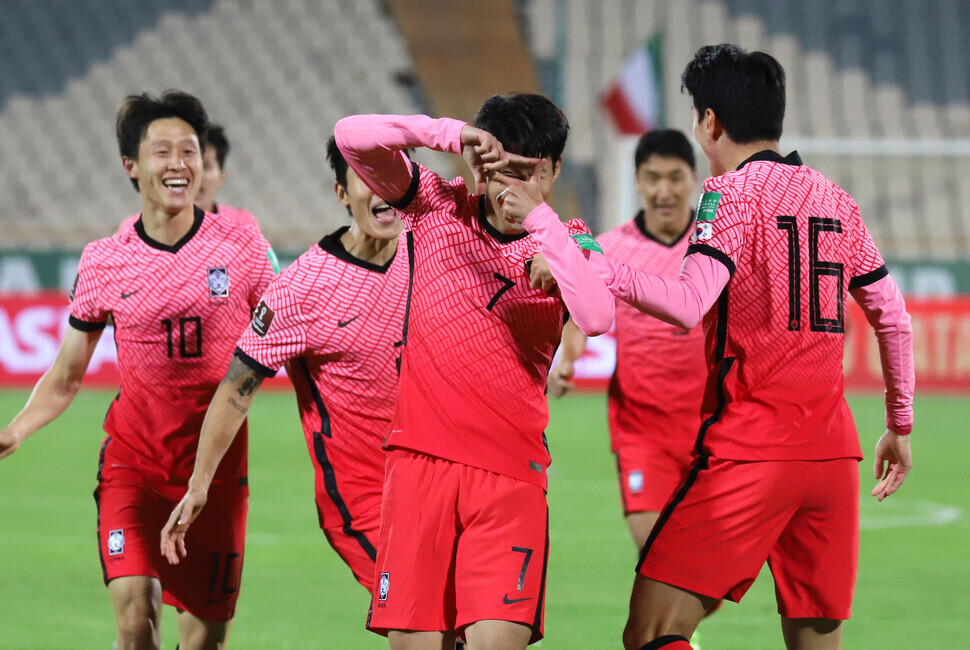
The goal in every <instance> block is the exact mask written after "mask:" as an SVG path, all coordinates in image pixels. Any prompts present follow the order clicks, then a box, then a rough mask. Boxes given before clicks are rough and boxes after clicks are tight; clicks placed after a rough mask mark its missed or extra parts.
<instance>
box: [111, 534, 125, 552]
mask: <svg viewBox="0 0 970 650" xmlns="http://www.w3.org/2000/svg"><path fill="white" fill-rule="evenodd" d="M124 552H125V531H124V529H123V528H117V529H115V530H112V531H109V532H108V555H121V554H122V553H124Z"/></svg>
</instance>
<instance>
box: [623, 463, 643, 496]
mask: <svg viewBox="0 0 970 650" xmlns="http://www.w3.org/2000/svg"><path fill="white" fill-rule="evenodd" d="M626 485H627V487H628V488H629V489H630V493H631V494H637V493H639V492H643V471H642V470H639V469H635V470H633V471H632V472H630V473H629V474H627V477H626Z"/></svg>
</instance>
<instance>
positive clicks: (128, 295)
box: [121, 288, 141, 300]
mask: <svg viewBox="0 0 970 650" xmlns="http://www.w3.org/2000/svg"><path fill="white" fill-rule="evenodd" d="M139 291H141V289H140V288H138V289H135V290H134V291H129V292H128V293H125V292H124V291H122V292H121V299H122V300H124V299H125V298H131V297H132V296H133V295H135V294H136V293H138V292H139Z"/></svg>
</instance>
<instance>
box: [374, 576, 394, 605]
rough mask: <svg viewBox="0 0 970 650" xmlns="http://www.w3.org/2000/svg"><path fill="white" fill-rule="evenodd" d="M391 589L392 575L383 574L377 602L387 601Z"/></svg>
mask: <svg viewBox="0 0 970 650" xmlns="http://www.w3.org/2000/svg"><path fill="white" fill-rule="evenodd" d="M390 588H391V574H390V573H382V574H381V581H380V584H379V585H378V591H377V600H387V591H388V590H389V589H390Z"/></svg>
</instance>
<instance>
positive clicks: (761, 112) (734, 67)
mask: <svg viewBox="0 0 970 650" xmlns="http://www.w3.org/2000/svg"><path fill="white" fill-rule="evenodd" d="M681 82H682V83H681V91H684V90H686V91H687V92H688V93H689V94H690V96H691V98H692V99H693V101H694V108H695V109H697V114H698V117H700V118H703V116H704V111H706V110H707V109H708V108H710V109H711V110H712V111H714V114H715V115H716V116H717V118H718V119H719V120H720V121H721V125H722V126H723V127H724V131H725V132H726V133H727V135H728V137H730V138H731V139H732V140H733V141H735V142H737V143H738V144H744V143H748V142H757V141H759V140H778V139H779V138H781V130H782V123H783V122H784V121H785V70H784V68H782V67H781V64H780V63H778V61H777V60H776V59H775V58H774V57H773V56H771V55H770V54H765V53H764V52H750V53H749V52H745V51H744V50H743V49H741V48H740V47H738V46H737V45H728V44H721V45H705V46H704V47H702V48H701V49H699V50H697V53H696V54H695V55H694V59H693V60H692V61H691V62H690V63H688V64H687V67H686V68H684V74H683V75H682V76H681Z"/></svg>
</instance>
